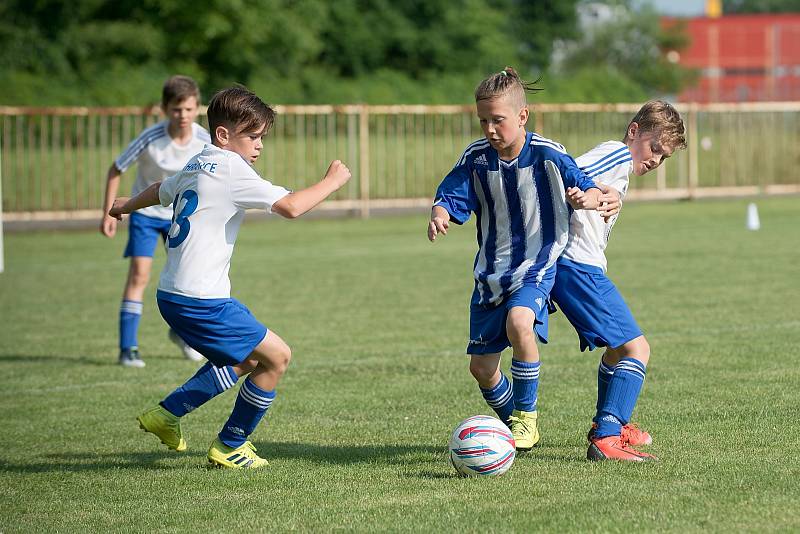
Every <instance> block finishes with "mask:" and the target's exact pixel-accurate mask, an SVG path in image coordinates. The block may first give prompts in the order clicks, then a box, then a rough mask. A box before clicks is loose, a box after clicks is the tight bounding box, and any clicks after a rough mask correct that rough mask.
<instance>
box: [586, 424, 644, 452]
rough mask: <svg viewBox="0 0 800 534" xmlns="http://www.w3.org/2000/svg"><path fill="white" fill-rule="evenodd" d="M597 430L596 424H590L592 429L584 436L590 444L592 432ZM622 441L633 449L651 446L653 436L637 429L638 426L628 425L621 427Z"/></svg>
mask: <svg viewBox="0 0 800 534" xmlns="http://www.w3.org/2000/svg"><path fill="white" fill-rule="evenodd" d="M595 429H597V423H592V428H590V429H589V433H588V434H586V439H587V440H588V441H589V442H590V443H591V441H592V439H593V438H594V431H595ZM622 441H624V442H625V443H627V444H628V445H633V446H634V447H641V446H642V445H652V444H653V436H651V435H650V433H649V432H647V431H646V430H642V429H641V428H639V425H636V424H633V423H628V424H627V425H623V426H622Z"/></svg>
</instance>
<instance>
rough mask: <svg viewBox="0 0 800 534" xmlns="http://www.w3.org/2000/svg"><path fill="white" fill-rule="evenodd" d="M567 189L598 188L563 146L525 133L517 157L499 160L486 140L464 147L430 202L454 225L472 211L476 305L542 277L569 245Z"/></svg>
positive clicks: (487, 302) (493, 301)
mask: <svg viewBox="0 0 800 534" xmlns="http://www.w3.org/2000/svg"><path fill="white" fill-rule="evenodd" d="M568 187H579V188H580V189H582V190H584V191H586V190H587V189H590V188H593V187H596V186H595V184H594V182H592V181H591V180H590V179H589V178H587V177H586V175H585V174H584V173H583V172H582V171H581V170H580V169H579V168H578V166H577V165H576V164H575V161H574V160H573V159H572V157H570V155H569V154H567V152H566V150H565V149H564V147H563V146H562V145H560V144H559V143H556V142H555V141H551V140H550V139H546V138H544V137H542V136H540V135H538V134H535V133H531V132H528V133H527V135H526V138H525V145H524V146H523V148H522V152H520V154H519V156H517V158H516V159H514V160H512V161H502V160H501V159H500V158H499V156H498V154H497V151H496V150H495V149H494V148H492V147H491V146H490V145H489V142H488V141H487V140H486V139H482V140H479V141H475V142H474V143H472V144H471V145H469V146H468V147H467V149H466V150H465V151H464V154H463V155H462V156H461V158H460V159H459V161H458V162H457V163H456V166H455V167H454V168H453V170H452V171H450V173H449V174H448V175H447V176H446V177H445V179H444V181H442V183H441V185H440V186H439V189H438V190H437V192H436V200H435V201H434V206H442V207H443V208H444V209H446V210H447V212H448V213H449V214H450V218H451V220H452V221H453V222H455V223H457V224H463V223H465V222H466V221H467V219H469V217H470V213H472V212H474V213H475V216H476V219H477V229H478V247H479V248H478V254H477V256H476V257H475V267H474V277H475V289H476V295H477V296H479V299H478V304H482V305H487V304H497V303H499V302H500V301H502V300H503V298H505V297H506V296H508V295H510V294H511V293H513V292H514V291H516V290H517V289H519V288H520V287H521V286H522V285H523V283H524V282H525V281H526V280H535V281H536V282H540V281H541V280H542V277H543V276H544V274H545V272H546V271H547V269H549V268H550V267H552V266H553V265H554V264H555V262H556V260H557V259H558V257H559V256H560V255H561V252H562V251H563V250H564V246H565V245H566V244H567V236H568V230H569V216H570V212H571V211H572V209H571V208H570V207H569V205H568V204H567V202H566V200H565V192H566V188H568Z"/></svg>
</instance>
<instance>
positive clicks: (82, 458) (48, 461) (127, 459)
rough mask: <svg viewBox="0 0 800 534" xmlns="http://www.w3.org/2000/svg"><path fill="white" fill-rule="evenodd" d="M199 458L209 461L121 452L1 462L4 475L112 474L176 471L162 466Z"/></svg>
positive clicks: (0, 470) (60, 455)
mask: <svg viewBox="0 0 800 534" xmlns="http://www.w3.org/2000/svg"><path fill="white" fill-rule="evenodd" d="M172 458H175V459H183V458H196V459H197V463H198V464H203V463H204V462H205V460H206V458H205V454H200V453H197V454H189V455H188V456H187V455H186V454H177V453H170V452H167V451H161V452H119V453H105V454H95V453H65V454H47V455H45V456H44V457H43V459H42V461H39V462H32V463H22V464H13V463H10V462H7V461H6V460H0V473H21V474H32V473H53V472H59V473H64V472H67V473H82V472H89V471H111V470H120V469H131V470H135V469H147V470H150V469H173V468H172V467H171V466H170V465H169V464H160V463H158V462H160V461H161V460H167V459H172Z"/></svg>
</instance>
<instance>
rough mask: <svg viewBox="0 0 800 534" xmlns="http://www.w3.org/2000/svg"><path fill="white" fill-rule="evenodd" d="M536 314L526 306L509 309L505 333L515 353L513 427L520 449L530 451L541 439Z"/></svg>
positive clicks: (512, 375)
mask: <svg viewBox="0 0 800 534" xmlns="http://www.w3.org/2000/svg"><path fill="white" fill-rule="evenodd" d="M535 323H536V313H535V312H534V311H533V310H532V309H531V308H528V307H525V306H514V307H512V308H511V309H510V310H509V311H508V317H507V318H506V333H507V335H508V339H509V341H511V347H512V348H513V351H514V354H513V357H512V360H511V377H512V379H513V386H512V390H513V394H514V411H513V413H512V416H511V421H512V425H511V430H512V434H513V435H514V440H515V441H516V442H517V449H519V450H529V449H530V448H532V447H533V446H534V445H536V444H537V443H538V442H539V439H540V436H539V430H538V428H537V418H538V413H537V410H536V405H537V401H538V390H539V348H538V347H537V345H536V334H535V332H534V325H535Z"/></svg>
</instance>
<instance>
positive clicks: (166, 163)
mask: <svg viewBox="0 0 800 534" xmlns="http://www.w3.org/2000/svg"><path fill="white" fill-rule="evenodd" d="M161 109H162V110H163V111H164V114H165V115H166V116H167V118H166V119H165V120H163V121H161V122H159V123H157V124H154V125H153V126H150V127H148V128H145V129H144V130H143V131H142V132H141V133H140V134H139V136H138V137H136V139H134V140H133V141H131V143H130V144H129V145H128V147H127V148H126V149H125V151H124V152H123V153H122V154H120V156H119V157H118V158H117V159H116V160H115V161H114V163H112V164H111V167H110V168H109V169H108V176H107V181H106V195H105V201H104V203H103V217H102V219H101V221H100V233H102V234H103V235H104V236H106V237H114V235H115V234H116V233H117V220H116V219H115V218H114V217H111V216H110V215H108V210H110V209H111V205H112V204H113V202H114V198H115V197H116V196H117V191H118V190H119V182H120V176H121V175H122V173H124V172H125V171H126V170H127V169H128V168H129V167H131V166H133V165H134V164H136V165H137V171H136V181H135V182H134V184H133V191H132V192H131V195H136V194H138V193H140V192H142V191H144V190H145V189H147V187H148V186H149V185H151V184H153V183H155V182H158V181H161V180H163V179H164V178H166V177H167V176H171V175H173V174H175V173H176V172H178V171H179V170H181V169H182V168H183V166H184V165H186V162H187V161H189V159H190V158H191V157H192V156H194V155H195V154H197V153H198V152H200V151H202V150H203V146H204V145H205V144H206V143H210V142H211V137H210V136H209V135H208V132H207V131H206V129H205V128H203V127H202V126H200V125H199V124H197V122H195V121H196V119H197V115H198V113H199V112H200V89H199V88H198V87H197V83H195V81H194V80H193V79H191V78H189V77H188V76H180V75H176V76H172V77H171V78H169V79H168V80H167V81H166V82H165V83H164V87H163V89H162V95H161ZM171 225H172V208H170V207H163V206H149V207H147V208H144V209H141V210H139V211H137V212H136V213H134V214H132V215H131V218H130V221H129V223H128V244H127V246H126V247H125V253H124V257H126V258H130V267H129V268H128V278H127V280H126V281H125V289H124V291H123V293H122V303H121V304H120V309H119V363H120V365H123V366H125V367H144V361H143V360H142V359H141V358H140V357H139V341H138V339H137V338H138V331H139V320H140V319H141V317H142V300H143V297H144V290H145V289H146V288H147V284H148V282H149V281H150V270H151V268H152V266H153V254H154V253H155V249H156V244H157V243H158V241H159V238H161V239H162V240H164V239H166V235H167V232H168V231H169V227H170V226H171ZM169 337H170V339H171V340H172V341H173V342H174V343H176V344H177V345H178V346H179V347H181V349H182V352H183V355H184V356H185V357H186V358H188V359H190V360H194V361H200V360H202V359H203V356H202V355H201V354H200V353H199V352H197V351H196V350H194V349H192V348H191V347H190V346H189V345H187V344H186V343H184V341H183V340H182V339H181V338H180V337H179V336H178V335H177V334H176V333H175V332H174V331H172V330H170V331H169Z"/></svg>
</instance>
